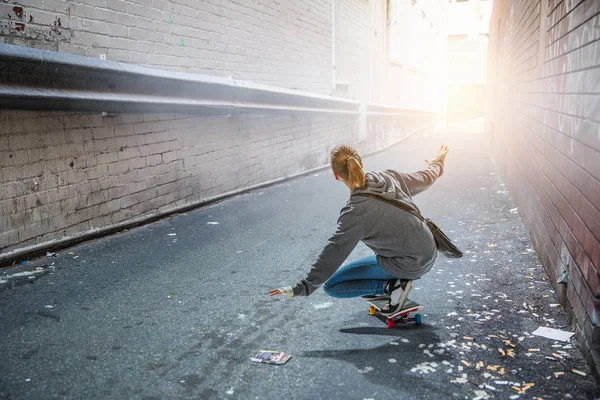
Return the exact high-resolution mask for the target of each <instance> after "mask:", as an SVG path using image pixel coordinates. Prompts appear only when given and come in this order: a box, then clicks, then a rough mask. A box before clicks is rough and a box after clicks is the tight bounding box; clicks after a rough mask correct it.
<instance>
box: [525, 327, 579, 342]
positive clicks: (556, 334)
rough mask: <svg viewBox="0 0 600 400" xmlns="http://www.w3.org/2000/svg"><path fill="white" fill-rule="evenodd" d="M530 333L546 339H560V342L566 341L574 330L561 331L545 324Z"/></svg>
mask: <svg viewBox="0 0 600 400" xmlns="http://www.w3.org/2000/svg"><path fill="white" fill-rule="evenodd" d="M532 333H533V334H534V335H537V336H542V337H545V338H548V339H552V340H560V341H561V342H568V341H569V339H570V338H571V336H573V335H574V334H575V332H567V331H561V330H560V329H554V328H547V327H545V326H540V327H539V328H537V329H536V330H535V331H534V332H532Z"/></svg>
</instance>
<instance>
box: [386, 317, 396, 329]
mask: <svg viewBox="0 0 600 400" xmlns="http://www.w3.org/2000/svg"><path fill="white" fill-rule="evenodd" d="M387 324H388V328H393V327H394V320H393V319H391V318H388V320H387Z"/></svg>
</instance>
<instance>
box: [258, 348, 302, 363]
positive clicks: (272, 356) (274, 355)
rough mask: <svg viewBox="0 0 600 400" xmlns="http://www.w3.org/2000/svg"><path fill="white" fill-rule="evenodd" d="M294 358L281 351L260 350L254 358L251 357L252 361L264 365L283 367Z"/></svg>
mask: <svg viewBox="0 0 600 400" xmlns="http://www.w3.org/2000/svg"><path fill="white" fill-rule="evenodd" d="M290 358H292V356H291V355H290V354H285V353H283V352H279V351H273V350H259V351H258V353H256V354H255V355H254V357H250V361H253V362H257V363H264V364H277V365H282V364H285V363H286V362H288V360H289V359H290Z"/></svg>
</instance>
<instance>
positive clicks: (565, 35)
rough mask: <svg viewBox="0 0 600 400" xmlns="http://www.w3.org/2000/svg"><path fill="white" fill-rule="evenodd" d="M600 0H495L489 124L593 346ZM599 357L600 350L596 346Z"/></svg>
mask: <svg viewBox="0 0 600 400" xmlns="http://www.w3.org/2000/svg"><path fill="white" fill-rule="evenodd" d="M599 40H600V1H597V0H583V1H580V0H562V1H561V0H538V1H535V0H511V1H497V2H495V3H494V11H493V15H492V20H491V25H490V48H489V65H488V76H489V94H488V99H487V100H488V104H487V121H488V124H487V130H488V132H490V133H491V134H492V135H493V138H494V141H495V143H496V145H495V148H496V149H497V159H498V162H499V166H500V168H501V171H502V173H503V176H504V178H505V179H506V181H507V182H508V185H509V187H510V190H511V192H512V194H513V197H514V198H515V201H516V202H517V205H518V206H519V212H520V213H521V216H522V218H523V219H524V220H525V222H526V224H527V225H528V227H529V229H530V232H531V235H532V237H533V239H534V242H535V246H536V250H537V252H538V254H539V256H540V258H541V259H542V261H543V264H544V266H545V268H546V269H547V271H548V274H549V275H550V277H551V279H552V280H554V281H556V279H557V277H558V276H559V275H560V274H561V273H562V272H563V271H565V270H568V271H569V276H570V281H569V283H568V285H566V286H564V285H557V286H556V288H557V291H558V293H559V296H560V298H561V301H562V304H563V305H564V306H565V307H566V308H567V309H568V310H569V311H570V312H571V314H572V316H573V319H572V321H573V326H574V328H575V329H577V331H578V334H579V337H580V338H582V339H585V340H584V341H583V343H584V345H585V346H589V347H591V348H592V349H593V348H594V347H595V346H596V345H598V344H600V330H599V324H600V322H599V320H598V318H599V314H598V311H600V303H599V302H598V299H600V275H599V273H598V268H599V267H600V95H599V93H600V91H599V90H598V88H599V82H600V48H599V46H600V42H599ZM590 354H591V355H593V356H595V355H596V353H595V352H594V351H591V352H590Z"/></svg>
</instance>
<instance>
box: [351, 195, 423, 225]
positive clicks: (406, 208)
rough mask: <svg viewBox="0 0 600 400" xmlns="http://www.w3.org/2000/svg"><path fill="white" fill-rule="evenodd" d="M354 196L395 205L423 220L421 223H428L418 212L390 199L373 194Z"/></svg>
mask: <svg viewBox="0 0 600 400" xmlns="http://www.w3.org/2000/svg"><path fill="white" fill-rule="evenodd" d="M354 196H363V197H370V198H372V199H377V200H381V201H383V202H385V203H388V204H391V205H393V206H395V207H398V208H399V209H401V210H404V211H406V212H409V213H411V214H412V215H414V216H415V217H417V218H419V219H420V220H421V222H425V223H426V222H427V221H425V218H423V216H422V215H421V214H419V213H418V212H416V211H413V210H411V209H410V208H408V207H406V206H405V205H404V204H402V203H398V202H397V201H394V200H389V199H386V198H385V197H381V196H377V195H376V194H371V193H354Z"/></svg>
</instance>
